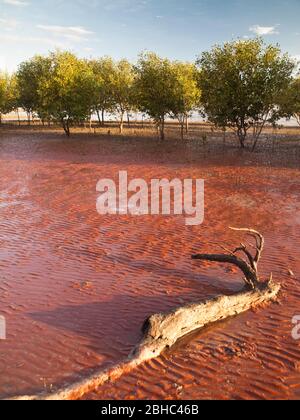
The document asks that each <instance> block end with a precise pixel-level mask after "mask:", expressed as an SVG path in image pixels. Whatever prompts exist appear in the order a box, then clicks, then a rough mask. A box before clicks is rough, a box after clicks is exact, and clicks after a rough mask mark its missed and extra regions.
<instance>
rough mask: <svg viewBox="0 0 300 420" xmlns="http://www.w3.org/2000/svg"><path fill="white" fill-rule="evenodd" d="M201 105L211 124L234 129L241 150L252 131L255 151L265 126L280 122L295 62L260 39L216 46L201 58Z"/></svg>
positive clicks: (276, 47)
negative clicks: (281, 104)
mask: <svg viewBox="0 0 300 420" xmlns="http://www.w3.org/2000/svg"><path fill="white" fill-rule="evenodd" d="M198 65H199V68H200V75H199V87H200V89H201V91H202V104H203V109H204V112H205V114H206V115H207V116H208V119H209V121H211V122H213V123H214V124H216V125H217V126H219V127H222V128H225V127H231V128H234V129H235V130H236V133H237V135H238V137H239V140H240V143H241V146H242V147H245V140H246V136H247V132H248V130H249V129H250V128H253V130H254V147H255V145H256V143H257V140H258V138H259V136H260V134H261V131H262V128H263V127H264V125H265V124H266V123H267V122H271V123H275V122H276V121H277V120H278V119H279V118H280V113H279V112H278V107H277V104H278V101H279V98H280V96H281V95H282V92H284V91H285V90H286V89H287V87H288V86H289V83H290V81H291V77H292V72H293V69H294V62H293V61H292V60H291V59H290V58H289V57H288V56H287V55H282V54H281V51H280V49H279V47H278V46H272V45H268V46H266V45H265V44H264V43H263V41H262V40H261V39H254V40H247V41H240V40H239V41H235V42H231V43H226V44H225V45H224V46H216V47H214V48H213V49H212V51H210V52H205V53H204V54H203V55H202V57H201V58H200V59H199V60H198Z"/></svg>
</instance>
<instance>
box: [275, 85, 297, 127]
mask: <svg viewBox="0 0 300 420" xmlns="http://www.w3.org/2000/svg"><path fill="white" fill-rule="evenodd" d="M280 107H281V112H282V113H283V114H284V116H286V117H288V118H291V117H294V118H296V120H297V122H298V124H299V125H300V78H298V79H296V80H293V81H292V83H291V84H290V86H289V88H288V89H287V90H286V91H285V92H284V93H283V95H282V97H281V101H280Z"/></svg>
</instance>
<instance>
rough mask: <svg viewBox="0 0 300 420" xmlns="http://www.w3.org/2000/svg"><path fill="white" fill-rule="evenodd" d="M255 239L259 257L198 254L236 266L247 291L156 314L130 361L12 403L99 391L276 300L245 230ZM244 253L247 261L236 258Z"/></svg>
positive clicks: (259, 239)
mask: <svg viewBox="0 0 300 420" xmlns="http://www.w3.org/2000/svg"><path fill="white" fill-rule="evenodd" d="M241 231H243V232H247V233H248V234H250V235H251V236H253V237H255V239H256V254H255V257H252V255H251V253H250V252H249V251H248V250H247V248H246V246H245V245H243V244H241V246H240V247H239V248H237V249H236V250H235V251H233V252H229V255H225V254H199V255H194V256H193V257H192V258H193V259H195V260H208V261H216V262H225V263H228V264H235V265H237V266H238V267H239V268H240V269H241V270H242V271H243V273H244V275H245V279H244V280H245V283H246V286H245V288H244V289H243V290H242V291H241V292H240V293H237V294H234V295H230V296H219V297H216V298H214V299H209V300H206V301H204V302H200V303H194V304H189V305H187V306H183V307H180V308H178V309H175V310H173V311H172V312H170V313H168V314H156V315H153V316H151V317H150V318H149V319H147V320H146V322H145V324H144V326H143V332H144V339H143V340H142V342H141V343H140V344H139V345H138V346H137V347H136V348H135V349H134V350H133V352H132V353H131V354H130V356H129V357H128V359H127V360H125V361H124V362H122V363H120V364H118V365H116V366H114V367H112V368H109V369H106V370H101V369H100V370H99V371H97V372H95V373H93V374H92V375H91V376H90V377H88V378H85V379H83V380H80V381H78V382H76V383H73V384H72V385H69V386H66V387H64V388H62V389H60V390H58V391H57V392H53V393H50V394H45V393H44V394H42V393H41V394H39V395H34V396H23V397H16V398H12V399H13V400H74V399H79V398H81V397H83V396H84V395H85V394H87V393H89V392H92V391H94V390H96V389H97V388H99V387H101V386H102V385H104V384H105V383H107V382H109V381H111V382H112V381H116V380H117V379H118V378H120V377H121V376H122V375H124V374H126V373H129V372H131V371H132V370H133V369H135V368H136V367H138V366H139V365H141V364H143V363H144V362H147V361H149V360H151V359H154V358H157V357H158V356H160V355H161V354H162V352H163V351H164V350H166V349H168V348H171V347H172V346H173V345H174V344H175V343H176V342H177V341H178V340H179V339H181V338H182V337H184V336H186V335H187V334H190V333H192V332H194V331H197V330H200V329H201V328H203V327H206V326H208V325H210V324H212V323H215V322H218V321H222V320H225V319H227V318H229V317H233V316H236V315H238V314H241V313H243V312H246V311H248V310H249V309H251V308H254V307H257V306H258V305H262V304H266V303H270V302H272V301H275V300H276V297H277V295H278V293H279V291H280V288H281V286H280V285H279V284H277V283H275V282H273V280H272V276H271V279H270V280H269V281H266V282H260V281H259V277H258V273H257V266H258V262H259V260H260V256H261V253H262V251H263V245H264V239H263V237H262V235H260V234H259V233H258V232H256V231H253V230H251V229H242V230H241ZM238 252H242V253H243V254H244V255H246V257H247V261H245V260H242V259H241V258H238V257H236V255H235V254H236V253H238Z"/></svg>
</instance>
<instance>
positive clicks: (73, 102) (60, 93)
mask: <svg viewBox="0 0 300 420" xmlns="http://www.w3.org/2000/svg"><path fill="white" fill-rule="evenodd" d="M46 59H47V60H49V64H50V65H49V66H45V71H44V73H43V74H42V76H41V77H40V83H39V86H38V90H37V91H38V98H39V100H38V103H39V107H40V109H41V110H42V112H43V113H44V114H47V115H49V116H50V117H51V118H52V119H54V120H58V121H60V122H61V123H62V125H63V128H64V130H65V132H66V134H67V135H69V134H70V123H72V122H79V121H82V120H85V119H86V118H88V117H90V114H91V110H92V107H93V94H94V89H95V87H94V77H93V72H92V69H91V67H90V66H89V65H88V63H87V62H86V61H84V60H79V59H78V58H77V57H76V56H75V55H74V54H71V53H69V52H60V51H57V52H54V53H51V54H50V56H49V57H48V58H46Z"/></svg>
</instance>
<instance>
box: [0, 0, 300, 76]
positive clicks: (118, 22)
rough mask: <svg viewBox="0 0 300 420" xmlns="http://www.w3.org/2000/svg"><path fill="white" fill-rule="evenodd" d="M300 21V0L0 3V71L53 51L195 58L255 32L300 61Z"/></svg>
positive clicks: (37, 0) (7, 0)
mask: <svg viewBox="0 0 300 420" xmlns="http://www.w3.org/2000/svg"><path fill="white" fill-rule="evenodd" d="M299 16H300V0H251V1H250V0H249V1H246V0H184V1H183V0H180V1H178V0H0V67H1V68H6V69H8V70H13V69H15V68H16V66H17V65H18V63H20V62H21V61H22V60H24V59H27V58H29V57H30V56H32V55H34V54H37V53H47V51H49V50H53V49H55V48H56V47H58V48H63V49H68V50H71V51H74V52H76V53H78V54H80V55H81V56H86V57H89V56H101V55H112V56H113V57H114V58H121V57H127V58H129V59H131V60H134V59H135V58H136V56H137V54H138V53H139V52H140V51H142V50H153V51H155V52H158V53H159V54H161V55H165V56H168V57H170V58H176V59H183V60H194V58H195V57H196V56H197V55H199V54H200V53H201V51H203V50H206V49H208V48H210V47H211V45H213V44H215V43H220V42H224V41H227V40H231V39H233V38H237V37H240V38H243V37H244V38H247V37H252V36H254V35H256V34H258V35H261V36H263V37H265V39H266V41H268V42H272V43H277V42H279V43H280V44H281V46H282V48H283V50H285V51H288V52H289V53H290V54H291V55H293V56H299V58H300V19H299Z"/></svg>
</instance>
